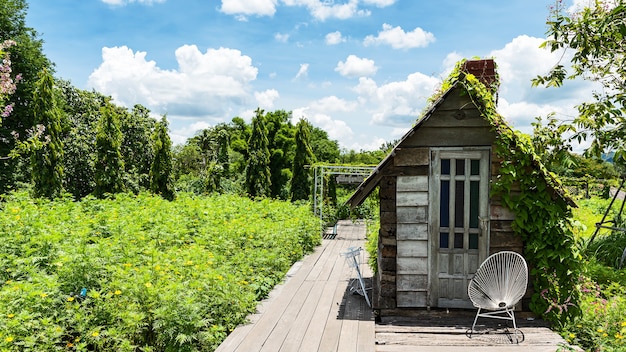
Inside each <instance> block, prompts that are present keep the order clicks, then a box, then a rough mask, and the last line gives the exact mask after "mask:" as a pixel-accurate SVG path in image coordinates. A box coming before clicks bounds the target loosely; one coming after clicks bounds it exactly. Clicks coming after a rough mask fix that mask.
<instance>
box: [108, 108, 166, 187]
mask: <svg viewBox="0 0 626 352" xmlns="http://www.w3.org/2000/svg"><path fill="white" fill-rule="evenodd" d="M118 111H119V116H120V131H121V132H122V144H121V146H120V153H121V154H122V157H123V158H124V168H125V170H124V173H125V176H124V178H125V185H126V187H127V189H128V190H131V191H133V192H134V193H138V192H140V191H142V190H146V189H149V188H150V168H151V167H152V163H153V159H154V158H155V155H154V146H153V138H152V137H153V134H154V132H155V126H156V125H157V121H156V120H155V119H154V118H152V117H150V110H148V109H147V108H146V107H144V106H141V105H135V106H134V107H133V109H132V111H130V112H128V111H127V110H126V109H121V108H118ZM168 138H169V136H168ZM170 144H171V143H170Z"/></svg>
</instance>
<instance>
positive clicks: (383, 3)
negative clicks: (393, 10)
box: [363, 0, 396, 7]
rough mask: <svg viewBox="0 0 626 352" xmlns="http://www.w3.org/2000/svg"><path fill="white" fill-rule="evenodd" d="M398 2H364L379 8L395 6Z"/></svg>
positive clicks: (370, 0)
mask: <svg viewBox="0 0 626 352" xmlns="http://www.w3.org/2000/svg"><path fill="white" fill-rule="evenodd" d="M395 2H396V0H363V3H365V4H368V5H374V6H377V7H387V6H391V5H393V4H395Z"/></svg>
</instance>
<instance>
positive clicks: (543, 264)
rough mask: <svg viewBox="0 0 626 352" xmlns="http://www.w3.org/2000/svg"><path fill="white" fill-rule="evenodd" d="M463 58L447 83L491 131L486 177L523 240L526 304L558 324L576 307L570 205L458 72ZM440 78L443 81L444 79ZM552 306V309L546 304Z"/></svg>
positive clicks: (470, 79) (527, 147) (527, 143)
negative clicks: (457, 87)
mask: <svg viewBox="0 0 626 352" xmlns="http://www.w3.org/2000/svg"><path fill="white" fill-rule="evenodd" d="M462 64H463V62H460V63H459V64H457V68H456V69H455V71H454V72H453V73H452V74H451V76H450V78H449V83H447V84H448V86H452V85H453V84H455V82H456V83H457V84H462V85H463V87H464V88H465V90H466V91H467V92H468V94H469V95H470V97H471V99H472V101H473V102H474V104H475V105H476V107H477V108H478V109H479V110H480V111H481V114H482V115H483V116H484V117H485V118H486V119H487V120H488V121H489V122H490V124H491V125H492V126H493V131H494V133H495V135H496V140H495V142H494V151H493V152H494V155H495V156H496V158H497V159H498V160H500V167H499V172H498V175H497V176H495V177H494V178H493V179H492V184H491V191H492V196H494V197H500V198H501V199H502V203H503V205H504V206H506V207H507V208H509V209H511V210H512V211H513V212H514V213H515V220H514V221H513V224H512V227H513V230H514V231H515V233H516V234H517V235H519V236H520V237H521V239H522V240H523V241H524V243H525V248H524V255H525V257H526V259H527V260H528V262H529V264H530V266H531V267H532V268H533V269H532V270H531V277H532V278H533V279H534V282H533V287H534V291H535V293H534V294H533V296H532V298H531V305H530V308H531V309H532V310H533V311H534V312H535V313H537V314H540V315H543V316H545V317H546V318H547V319H549V320H551V321H553V322H555V323H559V324H564V323H565V322H567V321H569V320H571V319H572V318H573V317H575V316H576V315H577V314H579V313H580V309H579V306H578V291H577V290H576V286H575V285H576V283H577V280H578V277H579V270H580V266H579V260H580V254H579V253H578V251H577V249H576V248H577V247H576V243H575V239H574V234H573V230H572V227H573V226H572V220H571V211H570V208H569V204H568V203H567V202H566V199H565V198H564V197H566V196H564V193H563V192H564V190H563V189H562V187H561V185H560V183H559V182H558V181H557V180H556V179H555V178H554V176H553V175H552V174H550V173H549V172H548V171H547V170H546V169H545V167H544V166H543V165H542V164H541V162H540V158H539V157H538V156H537V154H536V153H535V151H534V148H533V145H532V142H531V139H530V138H529V137H528V136H526V135H523V134H522V133H520V132H518V131H515V130H513V129H511V128H510V127H509V126H508V125H507V124H506V122H505V121H504V119H503V118H502V116H500V115H499V114H498V113H497V111H496V102H495V99H494V96H493V94H492V92H491V90H490V89H488V88H487V87H485V86H484V85H483V84H482V83H481V82H480V81H478V80H477V79H476V77H474V76H473V75H471V74H462V73H461V71H460V68H461V66H462ZM444 84H445V83H444ZM554 307H558V309H550V308H554Z"/></svg>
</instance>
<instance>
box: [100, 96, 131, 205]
mask: <svg viewBox="0 0 626 352" xmlns="http://www.w3.org/2000/svg"><path fill="white" fill-rule="evenodd" d="M100 111H101V117H100V121H99V123H98V131H97V133H96V153H97V157H96V167H95V179H96V180H95V181H96V187H95V189H94V194H95V195H96V196H98V197H103V196H104V195H106V194H115V193H120V192H123V190H124V182H123V171H124V160H123V159H122V155H121V153H120V148H121V144H122V132H121V131H120V127H119V124H120V123H119V117H118V115H117V113H116V112H115V111H114V109H113V107H112V106H111V105H110V104H106V105H105V106H104V107H102V108H101V109H100Z"/></svg>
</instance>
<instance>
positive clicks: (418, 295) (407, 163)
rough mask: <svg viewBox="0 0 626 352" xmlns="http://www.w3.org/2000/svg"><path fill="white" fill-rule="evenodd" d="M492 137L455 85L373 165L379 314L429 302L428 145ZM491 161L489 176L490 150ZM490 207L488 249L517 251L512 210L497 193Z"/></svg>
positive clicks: (484, 142)
mask: <svg viewBox="0 0 626 352" xmlns="http://www.w3.org/2000/svg"><path fill="white" fill-rule="evenodd" d="M494 140H495V135H494V133H493V132H492V131H491V127H490V125H489V123H488V122H487V121H485V120H484V119H483V118H482V117H481V115H480V112H479V111H478V110H477V109H476V107H475V106H474V105H473V103H472V101H471V99H470V98H469V96H468V95H467V94H464V93H463V91H462V90H461V89H459V88H457V89H455V90H452V91H451V92H449V94H448V95H447V96H446V97H445V100H444V101H443V102H441V104H440V105H439V106H438V107H437V108H436V109H435V110H434V111H433V114H432V116H430V117H428V119H427V120H425V121H423V122H422V123H421V124H419V125H418V126H417V128H415V129H414V131H413V133H412V134H411V135H409V136H407V137H406V138H405V139H404V140H403V141H402V142H401V143H400V145H398V146H397V147H396V149H395V150H394V154H392V158H393V160H392V162H390V163H388V164H387V165H386V166H385V168H383V169H381V170H379V171H380V172H381V173H382V175H383V177H382V179H381V181H380V183H379V186H380V188H379V196H380V219H381V220H380V230H379V243H378V275H377V277H376V278H375V284H374V297H373V306H374V308H376V309H379V310H380V311H381V314H383V315H385V312H389V314H398V313H399V312H401V311H402V310H403V309H405V308H407V307H411V308H419V307H426V306H429V305H430V302H429V299H430V298H429V293H428V290H429V279H428V272H429V271H428V267H429V265H430V259H429V257H428V247H429V244H428V240H429V226H428V221H429V219H428V206H429V193H428V184H429V182H428V178H429V175H430V159H431V157H430V148H431V147H472V146H492V144H493V142H494ZM492 150H494V148H492ZM491 163H492V168H491V174H492V177H494V176H495V175H497V174H498V172H499V166H500V161H499V160H497V159H496V158H495V157H494V155H493V154H492V155H491ZM490 213H491V215H490V216H491V219H490V226H491V229H490V231H491V233H490V245H489V253H490V254H491V253H494V252H498V251H501V250H513V251H516V252H519V253H522V251H523V243H522V241H521V239H520V238H519V237H518V236H516V235H515V234H514V233H513V230H512V228H511V224H512V222H513V219H514V215H513V213H511V212H510V211H509V210H507V209H506V208H504V207H503V205H502V202H501V200H500V199H497V198H492V199H490Z"/></svg>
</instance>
